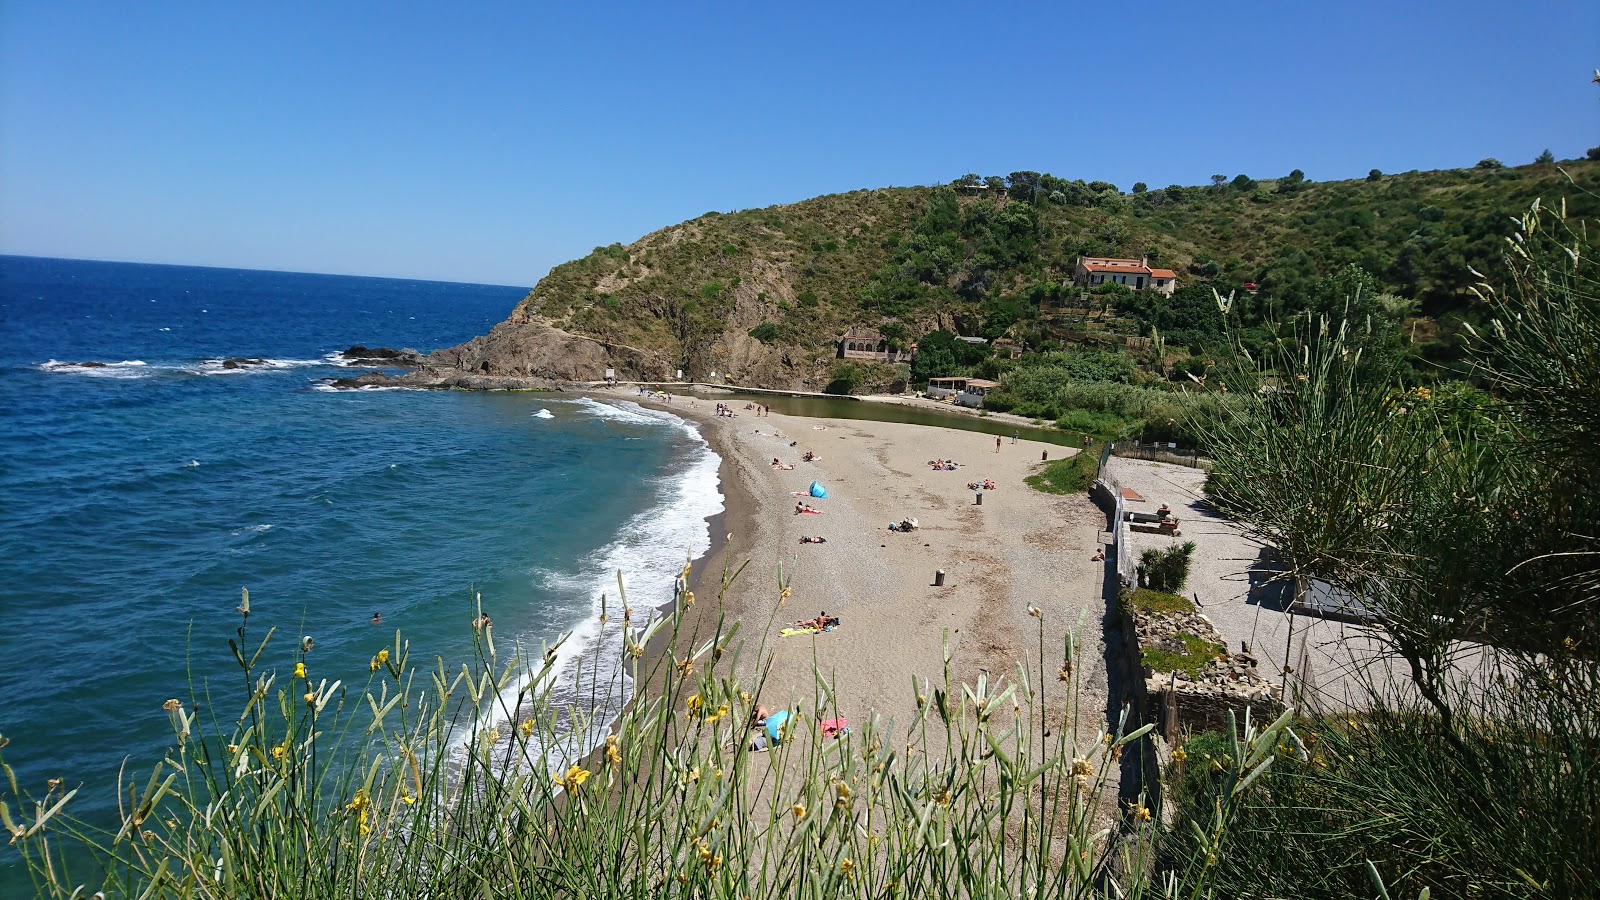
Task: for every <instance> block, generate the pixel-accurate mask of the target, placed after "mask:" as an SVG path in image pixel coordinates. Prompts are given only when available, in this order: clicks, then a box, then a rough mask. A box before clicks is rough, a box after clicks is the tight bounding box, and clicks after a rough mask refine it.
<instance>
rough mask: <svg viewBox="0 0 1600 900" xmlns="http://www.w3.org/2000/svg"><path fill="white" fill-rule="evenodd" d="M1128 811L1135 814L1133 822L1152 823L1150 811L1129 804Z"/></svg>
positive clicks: (1134, 804) (1135, 804)
mask: <svg viewBox="0 0 1600 900" xmlns="http://www.w3.org/2000/svg"><path fill="white" fill-rule="evenodd" d="M1128 811H1129V812H1130V813H1132V814H1133V821H1135V822H1138V823H1141V824H1142V823H1144V822H1148V821H1150V810H1148V809H1145V808H1144V807H1143V806H1140V805H1139V804H1137V803H1130V804H1128Z"/></svg>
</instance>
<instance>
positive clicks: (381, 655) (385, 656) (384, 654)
mask: <svg viewBox="0 0 1600 900" xmlns="http://www.w3.org/2000/svg"><path fill="white" fill-rule="evenodd" d="M388 661H389V649H388V648H387V647H385V648H384V649H382V650H379V651H378V665H380V666H381V665H383V664H384V663H387V662H388Z"/></svg>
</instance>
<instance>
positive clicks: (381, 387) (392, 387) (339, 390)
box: [311, 381, 427, 394]
mask: <svg viewBox="0 0 1600 900" xmlns="http://www.w3.org/2000/svg"><path fill="white" fill-rule="evenodd" d="M311 389H312V390H313V391H316V392H317V393H319V394H362V393H373V392H375V391H423V390H427V388H417V387H406V386H405V385H399V384H364V385H361V386H360V387H340V386H338V385H335V384H332V383H330V382H327V381H319V382H317V383H315V384H313V385H311Z"/></svg>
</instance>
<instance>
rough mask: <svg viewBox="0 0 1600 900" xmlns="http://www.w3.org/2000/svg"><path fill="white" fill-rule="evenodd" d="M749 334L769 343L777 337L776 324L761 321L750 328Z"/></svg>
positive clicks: (764, 342)
mask: <svg viewBox="0 0 1600 900" xmlns="http://www.w3.org/2000/svg"><path fill="white" fill-rule="evenodd" d="M750 336H751V337H753V338H755V339H756V340H758V341H760V342H761V343H763V344H770V343H772V342H773V341H775V340H777V338H778V326H776V325H774V324H772V323H771V322H762V323H761V324H760V325H757V326H756V327H754V328H752V329H750Z"/></svg>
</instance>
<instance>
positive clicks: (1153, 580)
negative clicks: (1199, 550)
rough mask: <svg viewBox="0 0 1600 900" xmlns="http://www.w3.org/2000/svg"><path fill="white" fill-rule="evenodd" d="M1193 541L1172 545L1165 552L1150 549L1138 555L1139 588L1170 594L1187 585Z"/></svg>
mask: <svg viewBox="0 0 1600 900" xmlns="http://www.w3.org/2000/svg"><path fill="white" fill-rule="evenodd" d="M1193 558H1194V541H1184V542H1183V543H1181V544H1172V545H1171V546H1169V547H1167V548H1166V549H1165V550H1157V549H1156V548H1154V547H1151V548H1149V549H1147V550H1145V551H1144V552H1143V553H1141V554H1139V570H1138V572H1139V586H1140V587H1147V588H1150V589H1151V590H1156V591H1163V592H1165V593H1169V594H1170V593H1172V592H1174V591H1181V590H1183V586H1184V585H1185V584H1188V583H1189V566H1190V564H1191V563H1192V561H1193Z"/></svg>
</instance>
